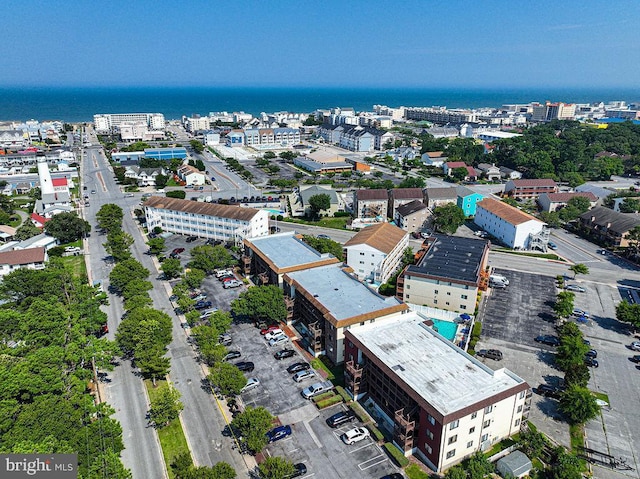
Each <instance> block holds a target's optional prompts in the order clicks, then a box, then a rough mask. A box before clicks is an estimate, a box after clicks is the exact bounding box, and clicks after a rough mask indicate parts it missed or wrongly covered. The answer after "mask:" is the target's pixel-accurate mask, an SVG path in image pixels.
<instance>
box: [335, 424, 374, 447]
mask: <svg viewBox="0 0 640 479" xmlns="http://www.w3.org/2000/svg"><path fill="white" fill-rule="evenodd" d="M369 435H370V434H369V430H368V429H367V428H366V427H354V428H353V429H349V430H348V431H347V432H345V433H344V434H343V435H342V436H340V439H342V442H344V443H345V444H355V443H356V442H360V441H362V440H363V439H366V438H368V437H369Z"/></svg>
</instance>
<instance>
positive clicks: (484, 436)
mask: <svg viewBox="0 0 640 479" xmlns="http://www.w3.org/2000/svg"><path fill="white" fill-rule="evenodd" d="M487 439H489V434H483V435H482V439H481V441H482V442H485V441H486V440H487Z"/></svg>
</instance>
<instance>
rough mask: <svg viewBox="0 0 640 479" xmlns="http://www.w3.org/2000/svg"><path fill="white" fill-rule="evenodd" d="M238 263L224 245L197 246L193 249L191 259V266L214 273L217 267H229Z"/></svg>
mask: <svg viewBox="0 0 640 479" xmlns="http://www.w3.org/2000/svg"><path fill="white" fill-rule="evenodd" d="M235 264H236V260H235V259H234V257H233V256H231V253H229V251H227V250H226V249H225V247H224V246H222V245H218V246H210V245H203V246H196V247H195V248H193V249H192V250H191V261H190V262H189V265H188V266H189V268H197V269H201V270H202V271H204V272H206V273H207V274H211V273H213V271H214V270H216V269H221V268H227V267H230V266H233V265H235Z"/></svg>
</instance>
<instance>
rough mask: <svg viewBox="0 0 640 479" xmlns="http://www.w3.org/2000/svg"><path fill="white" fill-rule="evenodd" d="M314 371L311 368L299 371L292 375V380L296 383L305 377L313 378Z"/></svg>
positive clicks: (314, 375)
mask: <svg viewBox="0 0 640 479" xmlns="http://www.w3.org/2000/svg"><path fill="white" fill-rule="evenodd" d="M315 377H316V373H315V372H313V371H312V370H311V369H307V370H306V371H299V372H297V373H295V374H294V375H293V380H294V381H295V382H297V383H299V382H302V381H304V380H305V379H311V378H315Z"/></svg>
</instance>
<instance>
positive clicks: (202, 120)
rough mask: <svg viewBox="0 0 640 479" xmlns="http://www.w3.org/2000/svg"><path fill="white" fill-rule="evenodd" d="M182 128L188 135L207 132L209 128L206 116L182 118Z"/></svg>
mask: <svg viewBox="0 0 640 479" xmlns="http://www.w3.org/2000/svg"><path fill="white" fill-rule="evenodd" d="M183 123H184V128H185V130H187V131H188V132H189V133H195V132H196V131H201V130H208V129H209V128H210V127H211V124H210V120H209V117H208V116H200V115H194V116H192V117H190V118H187V117H184V118H183Z"/></svg>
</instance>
